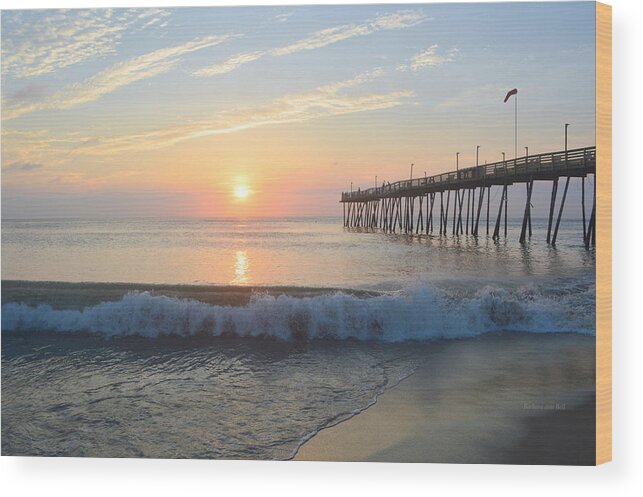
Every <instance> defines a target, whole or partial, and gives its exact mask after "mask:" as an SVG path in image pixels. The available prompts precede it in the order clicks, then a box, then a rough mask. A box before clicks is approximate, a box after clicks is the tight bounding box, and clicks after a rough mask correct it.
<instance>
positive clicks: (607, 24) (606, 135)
mask: <svg viewBox="0 0 643 497" xmlns="http://www.w3.org/2000/svg"><path fill="white" fill-rule="evenodd" d="M596 206H597V207H596V234H597V236H596V243H597V246H596V464H602V463H605V462H609V461H611V460H612V7H611V6H610V5H606V4H603V3H599V2H596Z"/></svg>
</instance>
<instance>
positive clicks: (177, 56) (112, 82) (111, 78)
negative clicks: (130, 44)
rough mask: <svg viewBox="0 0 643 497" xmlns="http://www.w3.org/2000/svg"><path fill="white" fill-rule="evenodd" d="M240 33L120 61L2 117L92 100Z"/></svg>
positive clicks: (5, 109) (11, 109)
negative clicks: (184, 56) (191, 53)
mask: <svg viewBox="0 0 643 497" xmlns="http://www.w3.org/2000/svg"><path fill="white" fill-rule="evenodd" d="M237 36H238V35H213V36H206V37H203V38H198V39H196V40H192V41H189V42H187V43H182V44H180V45H175V46H173V47H167V48H161V49H159V50H155V51H153V52H149V53H146V54H144V55H140V56H138V57H134V58H133V59H130V60H127V61H125V62H120V63H118V64H115V65H114V66H112V67H110V68H108V69H106V70H104V71H102V72H99V73H98V74H96V75H95V76H92V77H91V78H89V79H87V80H85V81H83V82H82V83H77V84H73V85H70V86H68V87H67V88H65V89H63V90H61V91H59V92H57V93H54V94H53V95H51V96H50V97H48V98H45V99H42V100H40V101H36V102H32V103H24V104H22V103H21V104H17V105H15V106H7V107H5V106H4V105H3V112H2V117H3V120H7V119H15V118H16V117H19V116H21V115H24V114H27V113H30V112H35V111H40V110H59V109H67V108H69V107H73V106H76V105H80V104H84V103H87V102H92V101H94V100H97V99H99V98H100V97H102V96H103V95H106V94H108V93H111V92H113V91H114V90H117V89H118V88H121V87H123V86H126V85H129V84H131V83H134V82H135V81H139V80H141V79H145V78H150V77H152V76H157V75H159V74H162V73H165V72H168V71H169V70H171V69H173V68H174V67H175V66H176V65H177V64H178V63H179V61H180V60H181V57H182V56H183V55H186V54H188V53H190V52H195V51H197V50H201V49H204V48H207V47H211V46H213V45H218V44H220V43H223V42H224V41H226V40H229V39H231V38H235V37H237Z"/></svg>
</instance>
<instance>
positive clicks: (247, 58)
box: [194, 51, 267, 76]
mask: <svg viewBox="0 0 643 497" xmlns="http://www.w3.org/2000/svg"><path fill="white" fill-rule="evenodd" d="M266 53H267V52H261V51H258V52H247V53H241V54H238V55H235V56H233V57H230V58H229V59H228V60H226V61H225V62H224V63H223V64H217V65H215V66H210V67H204V68H202V69H199V70H198V71H196V72H195V73H194V74H195V75H197V76H214V75H215V74H225V73H227V72H231V71H234V70H235V69H236V68H237V67H239V66H242V65H244V64H247V63H248V62H252V61H254V60H257V59H259V58H261V57H263V56H264V55H266Z"/></svg>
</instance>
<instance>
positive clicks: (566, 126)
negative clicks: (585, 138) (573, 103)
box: [565, 123, 569, 152]
mask: <svg viewBox="0 0 643 497" xmlns="http://www.w3.org/2000/svg"><path fill="white" fill-rule="evenodd" d="M567 128H569V123H565V152H567Z"/></svg>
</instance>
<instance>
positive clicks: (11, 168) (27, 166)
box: [2, 161, 44, 174]
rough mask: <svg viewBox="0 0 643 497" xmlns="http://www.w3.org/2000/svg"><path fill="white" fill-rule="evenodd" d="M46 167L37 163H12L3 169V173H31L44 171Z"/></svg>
mask: <svg viewBox="0 0 643 497" xmlns="http://www.w3.org/2000/svg"><path fill="white" fill-rule="evenodd" d="M43 167H44V166H43V165H42V164H40V163H37V162H21V161H17V162H12V163H11V164H9V165H6V166H4V167H3V168H2V172H3V173H5V174H6V173H9V172H23V173H26V172H30V171H35V170H36V169H42V168H43Z"/></svg>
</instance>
